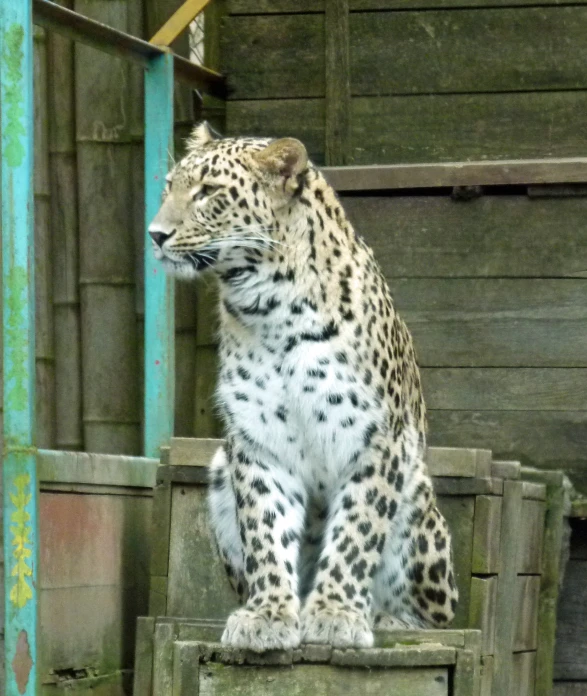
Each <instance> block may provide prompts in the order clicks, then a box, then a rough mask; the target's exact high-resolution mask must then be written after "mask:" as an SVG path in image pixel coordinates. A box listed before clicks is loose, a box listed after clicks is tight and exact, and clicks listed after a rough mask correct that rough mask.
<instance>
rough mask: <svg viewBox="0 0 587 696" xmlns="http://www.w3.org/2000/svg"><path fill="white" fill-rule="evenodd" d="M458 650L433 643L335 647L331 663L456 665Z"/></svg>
mask: <svg viewBox="0 0 587 696" xmlns="http://www.w3.org/2000/svg"><path fill="white" fill-rule="evenodd" d="M457 652H458V653H460V652H463V651H461V650H459V651H457V650H455V649H454V648H452V647H450V646H447V645H435V644H433V643H423V644H422V645H402V646H400V647H396V648H370V649H369V650H357V649H353V648H349V649H345V650H339V649H336V648H334V649H333V650H332V657H331V659H330V663H331V664H333V665H341V666H344V667H430V666H433V667H436V666H441V665H454V664H455V662H456V659H457Z"/></svg>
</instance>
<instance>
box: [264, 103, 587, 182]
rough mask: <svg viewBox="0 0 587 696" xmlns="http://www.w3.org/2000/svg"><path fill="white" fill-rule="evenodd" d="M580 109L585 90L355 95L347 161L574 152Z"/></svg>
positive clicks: (582, 138) (583, 143)
mask: <svg viewBox="0 0 587 696" xmlns="http://www.w3.org/2000/svg"><path fill="white" fill-rule="evenodd" d="M261 105H262V103H260V106H261ZM586 106H587V92H585V91H570V92H523V93H509V94H472V95H468V94H467V95H458V94H456V95H443V94H441V95H429V96H413V97H357V98H355V99H353V100H351V124H352V127H351V155H350V158H349V162H350V163H352V164H389V163H394V162H404V163H411V162H454V161H465V160H485V159H487V160H498V159H507V160H510V159H518V158H520V159H532V158H537V157H576V156H577V155H579V154H582V153H583V152H585V150H586V147H587V133H585V132H584V131H583V132H582V131H581V130H580V121H579V118H578V115H577V114H578V113H581V112H582V110H584V109H585V107H586ZM293 108H295V106H294V104H293V103H292V104H290V106H289V108H288V109H287V112H289V113H291V111H292V110H293ZM273 109H274V111H275V110H277V105H276V104H274V105H273ZM286 123H287V121H286V120H285V121H281V123H280V128H281V129H282V130H283V129H284V125H285V124H286ZM390 123H392V124H393V128H390V127H389V124H390ZM274 127H275V128H277V127H278V123H277V122H276V123H275V126H274ZM456 133H458V137H455V134H456ZM545 183H547V182H545Z"/></svg>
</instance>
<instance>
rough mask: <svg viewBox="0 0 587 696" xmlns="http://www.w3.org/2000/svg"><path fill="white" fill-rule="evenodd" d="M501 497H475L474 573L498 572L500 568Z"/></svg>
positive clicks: (472, 567) (472, 566)
mask: <svg viewBox="0 0 587 696" xmlns="http://www.w3.org/2000/svg"><path fill="white" fill-rule="evenodd" d="M500 539H501V497H500V496H492V495H478V496H477V497H476V498H475V525H474V528H473V560H472V564H471V570H472V572H473V573H481V574H489V573H498V572H499V570H500V557H499V549H500Z"/></svg>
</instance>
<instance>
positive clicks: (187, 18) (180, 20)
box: [149, 0, 210, 46]
mask: <svg viewBox="0 0 587 696" xmlns="http://www.w3.org/2000/svg"><path fill="white" fill-rule="evenodd" d="M209 2H210V0H186V2H184V3H183V5H182V6H181V7H179V8H178V9H177V10H176V11H175V12H174V13H173V14H172V15H171V17H170V18H169V19H168V20H167V21H166V22H165V24H164V25H163V26H162V27H161V29H159V31H158V32H157V33H156V34H155V36H153V38H152V39H151V40H150V41H149V43H152V44H155V45H156V46H170V45H171V44H172V43H173V41H175V39H177V37H178V36H179V35H180V34H181V32H182V31H183V30H184V29H186V28H187V26H188V25H189V23H190V22H192V21H193V20H194V18H195V17H197V16H198V15H199V14H200V12H201V11H202V10H203V9H204V8H205V7H206V5H207V4H208V3H209Z"/></svg>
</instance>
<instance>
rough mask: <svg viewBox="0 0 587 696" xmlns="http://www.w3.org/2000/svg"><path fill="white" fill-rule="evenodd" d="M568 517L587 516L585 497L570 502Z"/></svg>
mask: <svg viewBox="0 0 587 696" xmlns="http://www.w3.org/2000/svg"><path fill="white" fill-rule="evenodd" d="M570 517H577V518H580V519H585V518H587V498H577V500H573V502H572V503H571V514H570Z"/></svg>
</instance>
